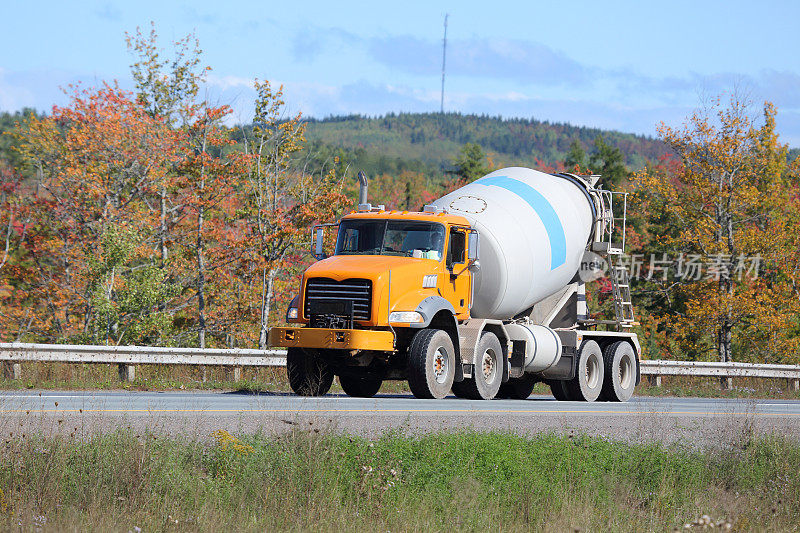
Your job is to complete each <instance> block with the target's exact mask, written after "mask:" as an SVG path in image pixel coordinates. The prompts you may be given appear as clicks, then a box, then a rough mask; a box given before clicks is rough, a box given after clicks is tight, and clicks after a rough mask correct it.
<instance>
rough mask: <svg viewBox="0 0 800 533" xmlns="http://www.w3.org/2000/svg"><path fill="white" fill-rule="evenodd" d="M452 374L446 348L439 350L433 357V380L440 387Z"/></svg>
mask: <svg viewBox="0 0 800 533" xmlns="http://www.w3.org/2000/svg"><path fill="white" fill-rule="evenodd" d="M449 373H450V360H449V358H448V357H447V352H446V351H445V349H444V348H439V349H438V350H436V353H435V354H434V355H433V378H434V379H435V380H436V383H439V384H440V385H441V384H442V383H444V382H445V381H447V375H448V374H449Z"/></svg>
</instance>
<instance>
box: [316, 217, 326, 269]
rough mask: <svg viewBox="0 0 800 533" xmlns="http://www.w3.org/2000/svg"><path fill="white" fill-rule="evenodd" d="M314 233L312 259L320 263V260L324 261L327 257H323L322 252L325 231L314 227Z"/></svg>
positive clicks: (320, 227)
mask: <svg viewBox="0 0 800 533" xmlns="http://www.w3.org/2000/svg"><path fill="white" fill-rule="evenodd" d="M314 232H315V233H316V241H315V245H314V257H315V258H316V259H317V261H321V260H322V259H325V258H326V257H327V256H326V255H325V252H324V251H323V240H324V237H325V230H324V229H323V228H322V226H316V227H315V228H314Z"/></svg>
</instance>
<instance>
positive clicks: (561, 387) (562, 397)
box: [549, 381, 571, 402]
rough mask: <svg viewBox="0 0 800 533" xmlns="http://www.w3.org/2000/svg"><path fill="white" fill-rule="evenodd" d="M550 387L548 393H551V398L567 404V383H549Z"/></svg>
mask: <svg viewBox="0 0 800 533" xmlns="http://www.w3.org/2000/svg"><path fill="white" fill-rule="evenodd" d="M549 385H550V392H552V393H553V396H554V397H555V399H556V400H558V401H559V402H568V401H570V400H571V399H570V397H569V389H567V382H566V381H551V382H550V383H549Z"/></svg>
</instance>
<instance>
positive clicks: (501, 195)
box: [269, 167, 640, 401]
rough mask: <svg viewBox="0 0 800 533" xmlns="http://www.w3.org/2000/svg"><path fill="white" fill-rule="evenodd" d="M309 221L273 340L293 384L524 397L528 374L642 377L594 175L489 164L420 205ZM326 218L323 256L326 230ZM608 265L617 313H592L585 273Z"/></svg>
mask: <svg viewBox="0 0 800 533" xmlns="http://www.w3.org/2000/svg"><path fill="white" fill-rule="evenodd" d="M359 178H360V180H361V192H360V202H359V206H358V209H357V210H356V211H353V212H352V213H350V214H348V215H346V216H344V217H343V218H342V219H341V220H340V221H339V223H338V224H336V225H335V228H332V227H330V226H334V225H330V226H316V227H315V228H314V233H313V235H314V251H315V256H316V258H317V259H318V261H317V262H316V263H314V264H313V265H311V266H310V267H309V268H308V269H307V270H306V271H305V273H304V274H303V278H302V284H301V286H300V292H299V295H298V296H296V297H295V298H294V299H293V300H292V302H291V304H290V306H289V309H288V311H287V315H286V318H287V321H288V322H289V323H290V325H289V326H288V327H274V328H272V329H271V330H270V333H269V344H270V345H271V346H273V347H285V348H287V357H286V370H287V373H288V377H289V383H290V386H291V388H292V389H293V390H294V391H295V392H296V393H297V394H300V395H307V396H316V395H322V394H325V393H327V392H328V390H329V389H330V387H331V384H332V382H333V379H334V377H336V376H338V379H339V382H340V384H341V386H342V389H343V390H344V391H345V392H346V393H347V394H348V395H351V396H358V397H370V396H373V395H375V394H376V393H377V392H378V390H379V388H380V387H381V384H382V383H383V381H384V380H407V381H408V384H409V387H410V389H411V391H412V393H413V394H414V395H415V396H416V397H418V398H443V397H444V396H446V395H448V394H449V393H450V392H451V391H452V393H453V394H455V395H456V396H458V397H461V398H470V399H486V400H489V399H492V398H495V397H503V398H527V397H528V396H529V395H530V394H531V391H532V390H533V387H534V385H535V384H536V383H537V382H545V383H546V384H548V385H549V386H550V388H551V390H552V392H553V394H554V396H555V397H556V398H557V399H559V400H573V401H595V400H606V401H626V400H628V399H629V398H630V397H631V395H632V394H633V390H634V388H635V386H636V385H637V384H638V383H639V380H640V372H639V351H640V348H639V342H638V340H637V337H636V334H635V333H633V332H632V331H631V328H632V326H634V325H635V324H636V322H635V321H634V316H633V307H632V304H631V301H630V289H629V282H628V273H627V270H626V268H625V267H624V266H623V265H621V261H620V258H621V254H622V251H623V249H624V226H625V204H626V202H625V198H626V197H625V194H624V193H615V192H611V191H607V190H605V189H603V188H602V187H600V186H598V185H597V182H598V180H599V176H578V175H575V174H567V173H555V174H548V173H544V172H539V171H536V170H532V169H528V168H518V167H514V168H504V169H500V170H496V171H494V172H492V173H490V174H488V175H487V176H484V177H482V178H480V179H478V180H476V181H474V182H472V183H469V184H468V185H465V186H464V187H461V188H460V189H458V190H456V191H454V192H451V193H449V194H447V195H446V196H444V197H442V198H440V199H438V200H436V201H435V202H433V203H432V204H431V205H426V206H425V207H424V208H423V210H422V211H421V212H408V211H387V210H385V209H384V208H383V206H372V205H370V204H369V203H367V180H366V178H365V177H364V175H363V173H359ZM326 229H327V230H329V231H330V230H334V231H336V244H335V248H334V249H333V250H332V254H331V255H330V256H329V257H328V256H326V254H325V250H324V249H323V243H324V232H325V230H326ZM600 276H607V277H608V278H609V279H610V280H611V287H612V297H613V301H614V310H615V313H614V316H613V317H612V318H610V319H606V320H601V319H598V318H596V317H595V318H593V317H591V316H590V315H589V313H588V311H587V305H586V292H585V285H586V283H589V282H591V281H592V280H594V279H597V278H598V277H600Z"/></svg>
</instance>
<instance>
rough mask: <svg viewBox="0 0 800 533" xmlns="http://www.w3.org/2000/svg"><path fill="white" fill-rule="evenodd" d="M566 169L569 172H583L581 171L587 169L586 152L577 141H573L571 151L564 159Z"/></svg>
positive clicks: (570, 146)
mask: <svg viewBox="0 0 800 533" xmlns="http://www.w3.org/2000/svg"><path fill="white" fill-rule="evenodd" d="M564 168H565V169H567V171H568V172H574V171H576V170H577V171H578V172H581V170H580V169H583V168H586V151H585V150H584V149H583V146H582V145H581V143H580V141H578V140H577V139H575V140H573V141H572V143H570V145H569V151H568V152H567V156H566V157H565V158H564Z"/></svg>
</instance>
